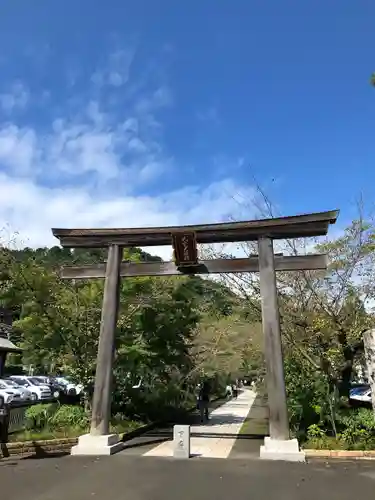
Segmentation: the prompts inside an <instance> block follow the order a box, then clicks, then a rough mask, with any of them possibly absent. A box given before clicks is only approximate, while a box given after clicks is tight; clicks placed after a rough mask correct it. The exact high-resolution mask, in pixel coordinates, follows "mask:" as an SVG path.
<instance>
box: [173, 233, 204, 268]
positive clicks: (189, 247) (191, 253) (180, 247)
mask: <svg viewBox="0 0 375 500" xmlns="http://www.w3.org/2000/svg"><path fill="white" fill-rule="evenodd" d="M172 243H173V250H174V258H175V262H176V266H177V267H180V266H195V265H197V264H198V250H197V241H196V238H195V233H175V234H173V235H172Z"/></svg>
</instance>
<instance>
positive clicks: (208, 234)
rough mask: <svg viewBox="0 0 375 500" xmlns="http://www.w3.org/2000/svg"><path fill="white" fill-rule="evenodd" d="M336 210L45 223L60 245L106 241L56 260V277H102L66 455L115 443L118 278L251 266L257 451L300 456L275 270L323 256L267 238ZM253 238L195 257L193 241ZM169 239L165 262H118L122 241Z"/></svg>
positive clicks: (299, 234) (101, 450)
mask: <svg viewBox="0 0 375 500" xmlns="http://www.w3.org/2000/svg"><path fill="white" fill-rule="evenodd" d="M338 214H339V212H338V210H334V211H329V212H319V213H312V214H305V215H296V216H292V217H280V218H273V219H262V220H253V221H245V222H228V223H219V224H205V225H195V226H176V227H155V228H131V229H52V232H53V234H54V236H55V237H57V238H58V239H59V240H60V244H61V245H62V246H63V247H69V248H104V247H107V248H108V259H107V262H106V263H99V264H91V265H85V266H77V267H64V268H63V269H62V270H61V277H62V278H64V279H92V278H94V279H97V278H105V287H104V297H103V306H102V318H101V324H100V336H99V347H98V358H97V366H96V376H95V386H94V396H93V406H92V421H91V430H90V434H86V435H84V436H81V437H80V439H79V442H78V445H77V446H75V447H74V448H73V449H72V453H73V454H84V455H87V454H95V455H100V454H106V455H107V454H112V453H114V452H116V451H118V450H119V449H121V448H122V443H120V442H119V441H118V436H116V435H110V434H109V422H110V414H111V397H112V371H113V357H114V345H115V330H116V323H117V316H118V306H119V284H120V279H121V277H135V276H167V275H181V274H182V275H183V274H210V273H243V272H259V277H260V291H261V303H262V323H263V334H264V346H265V350H264V353H265V361H266V368H267V376H266V380H267V392H268V405H269V428H270V436H269V437H266V438H265V444H264V446H262V447H261V457H263V458H274V459H286V460H304V455H303V453H302V452H300V451H299V447H298V442H297V440H293V439H292V440H291V439H290V433H289V420H288V411H287V401H286V393H285V381H284V368H283V354H282V346H281V333H280V318H279V309H278V301H277V288H276V271H299V270H324V269H326V268H327V257H326V255H321V254H318V255H317V254H315V255H304V256H280V255H274V251H273V240H277V239H286V238H305V237H312V236H323V235H326V234H327V232H328V227H329V224H334V223H335V222H336V220H337V217H338ZM245 241H257V242H258V255H257V256H250V257H249V258H236V259H213V260H203V261H200V260H199V259H198V252H197V244H199V243H227V242H245ZM160 245H172V246H173V248H174V253H175V260H174V261H172V262H145V263H133V262H123V261H122V254H123V248H124V247H146V246H160Z"/></svg>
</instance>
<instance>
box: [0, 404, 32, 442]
mask: <svg viewBox="0 0 375 500" xmlns="http://www.w3.org/2000/svg"><path fill="white" fill-rule="evenodd" d="M38 403H39V401H20V402H17V403H12V404H10V405H8V404H7V405H5V404H1V402H0V443H7V442H8V437H9V434H12V433H14V432H19V431H22V430H24V429H25V428H26V410H27V409H28V408H30V406H34V405H36V404H38Z"/></svg>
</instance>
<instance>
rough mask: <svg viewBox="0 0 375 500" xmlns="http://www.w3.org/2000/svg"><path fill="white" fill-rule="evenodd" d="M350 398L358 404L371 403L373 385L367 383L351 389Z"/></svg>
mask: <svg viewBox="0 0 375 500" xmlns="http://www.w3.org/2000/svg"><path fill="white" fill-rule="evenodd" d="M349 399H350V401H352V402H354V403H355V404H357V405H358V404H361V403H362V404H366V405H368V404H371V387H370V386H369V385H365V386H362V387H354V388H353V389H350V392H349Z"/></svg>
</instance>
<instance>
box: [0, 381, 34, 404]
mask: <svg viewBox="0 0 375 500" xmlns="http://www.w3.org/2000/svg"><path fill="white" fill-rule="evenodd" d="M0 388H1V389H4V390H9V391H12V392H13V393H14V394H17V395H18V396H19V397H20V400H21V401H30V399H31V392H30V391H29V390H28V389H27V388H26V387H22V386H21V385H18V384H17V383H16V382H14V380H10V379H1V380H0Z"/></svg>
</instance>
